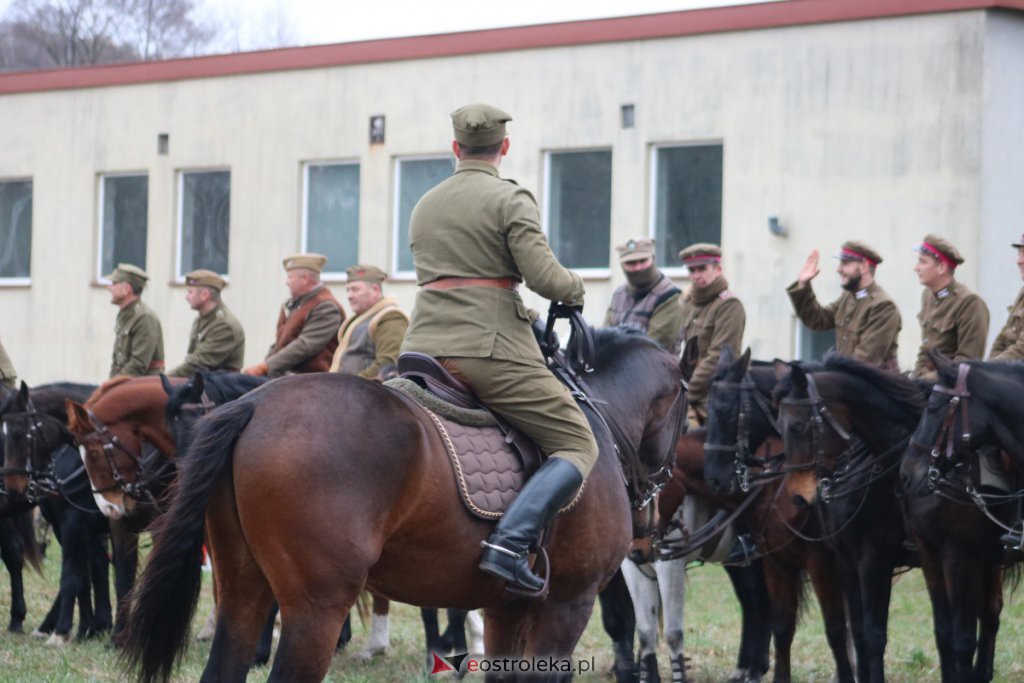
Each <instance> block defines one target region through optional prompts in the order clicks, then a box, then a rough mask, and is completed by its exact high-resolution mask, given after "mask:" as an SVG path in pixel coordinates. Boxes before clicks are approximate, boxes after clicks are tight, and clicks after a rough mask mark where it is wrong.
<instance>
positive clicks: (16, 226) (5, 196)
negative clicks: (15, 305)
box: [0, 180, 32, 284]
mask: <svg viewBox="0 0 1024 683" xmlns="http://www.w3.org/2000/svg"><path fill="white" fill-rule="evenodd" d="M31 275H32V181H31V180H4V181H0V281H6V283H7V284H25V283H28V281H29V277H31Z"/></svg>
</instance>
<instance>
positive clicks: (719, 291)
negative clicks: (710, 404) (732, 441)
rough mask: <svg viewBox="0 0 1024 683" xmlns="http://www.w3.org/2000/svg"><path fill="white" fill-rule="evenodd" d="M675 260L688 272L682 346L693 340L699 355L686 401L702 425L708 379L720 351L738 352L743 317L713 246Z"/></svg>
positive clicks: (692, 250) (693, 247)
mask: <svg viewBox="0 0 1024 683" xmlns="http://www.w3.org/2000/svg"><path fill="white" fill-rule="evenodd" d="M679 260H680V261H682V262H683V265H684V266H686V268H687V269H688V270H689V271H690V287H689V288H688V289H687V291H686V293H685V294H683V297H682V300H681V302H680V303H681V309H682V312H683V330H684V333H683V337H684V343H685V342H689V341H690V340H691V339H694V338H696V339H697V351H698V354H699V360H698V362H697V367H696V369H695V370H694V371H693V376H692V377H690V385H689V388H688V390H687V393H686V397H687V399H688V400H689V402H690V407H691V408H692V409H693V415H694V417H696V418H697V421H698V422H699V423H700V424H702V425H703V424H704V423H705V422H706V421H707V399H708V391H709V390H710V389H711V386H710V384H711V376H712V375H714V374H715V366H716V365H718V358H719V356H721V355H722V347H724V346H726V345H728V346H729V347H730V348H731V349H732V350H733V351H734V352H737V353H738V352H739V350H740V348H741V345H742V344H743V329H744V327H746V324H747V315H746V313H745V312H744V310H743V304H742V303H741V302H740V300H739V299H737V298H736V295H735V294H734V293H733V292H732V291H730V290H729V282H728V281H727V280H726V279H725V276H723V275H722V250H721V248H720V247H719V246H718V245H717V244H706V243H699V244H694V245H691V246H689V247H687V248H686V249H683V250H682V251H681V252H679Z"/></svg>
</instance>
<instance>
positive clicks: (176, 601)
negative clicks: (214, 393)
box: [120, 400, 256, 683]
mask: <svg viewBox="0 0 1024 683" xmlns="http://www.w3.org/2000/svg"><path fill="white" fill-rule="evenodd" d="M255 409H256V404H255V402H253V401H251V400H240V401H235V402H232V403H229V404H227V405H225V406H223V407H221V408H220V409H218V410H217V411H215V412H213V413H211V414H210V415H209V416H208V417H206V418H203V419H202V420H200V421H199V422H197V423H196V432H195V438H194V439H193V441H192V446H191V447H190V448H189V450H188V452H187V453H186V454H185V457H184V458H181V459H180V460H179V464H180V467H179V469H178V480H177V482H175V484H174V485H173V492H172V500H171V506H170V508H169V509H168V510H167V512H166V513H165V514H164V515H163V516H162V517H161V518H160V519H159V520H157V523H156V524H155V525H154V526H155V528H154V529H153V551H152V552H151V553H150V555H149V561H148V562H147V564H146V569H145V571H143V573H142V576H141V577H140V579H139V582H138V583H137V584H136V585H135V588H134V589H133V590H132V592H131V594H130V595H129V597H128V599H129V600H130V602H129V608H130V609H129V612H128V620H127V624H126V627H125V629H124V631H123V632H122V635H121V642H120V644H121V645H122V646H123V650H122V653H121V658H122V662H123V664H124V665H126V666H127V667H128V668H131V669H136V670H138V678H139V680H140V681H146V682H147V683H148V682H150V681H154V680H157V679H159V680H162V681H167V680H169V679H170V677H171V672H172V670H173V668H174V667H175V665H176V664H177V663H178V662H179V661H180V659H181V657H182V656H184V654H185V650H186V649H187V647H188V644H189V627H190V625H191V623H192V616H193V614H194V613H195V610H196V603H197V602H198V600H199V589H200V586H201V585H202V568H201V554H202V545H203V526H204V521H205V514H206V505H207V503H208V502H209V499H210V495H211V493H212V492H213V489H214V487H215V486H216V485H217V483H218V482H219V481H220V480H221V474H222V473H223V472H224V470H225V469H226V468H227V467H229V466H230V463H231V455H232V453H233V451H234V448H235V443H236V442H237V441H238V437H239V435H240V434H241V433H242V431H243V430H244V429H245V427H246V425H247V424H248V423H249V420H250V419H251V418H252V415H253V412H254V411H255Z"/></svg>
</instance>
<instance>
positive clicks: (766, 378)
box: [677, 348, 854, 682]
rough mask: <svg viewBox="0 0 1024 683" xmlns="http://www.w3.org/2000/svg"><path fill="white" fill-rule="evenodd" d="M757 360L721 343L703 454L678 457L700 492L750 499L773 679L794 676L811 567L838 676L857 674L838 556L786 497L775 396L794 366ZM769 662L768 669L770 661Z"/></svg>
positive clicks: (737, 502)
mask: <svg viewBox="0 0 1024 683" xmlns="http://www.w3.org/2000/svg"><path fill="white" fill-rule="evenodd" d="M755 363H756V362H755V361H751V358H750V350H749V349H747V350H746V351H745V352H744V353H743V354H742V355H741V356H740V357H739V358H735V356H734V355H733V352H732V349H731V348H725V349H723V352H722V357H721V358H720V359H719V364H718V366H717V368H716V369H715V374H714V375H713V376H712V383H711V390H710V393H709V396H708V421H707V425H706V432H707V435H706V440H705V441H704V443H703V444H701V446H702V447H701V449H700V451H699V453H694V454H692V455H690V457H689V458H686V459H682V460H681V459H680V458H679V457H677V463H679V464H680V467H681V468H683V469H684V471H685V472H686V474H687V477H688V479H690V480H696V479H697V478H698V476H702V477H703V478H705V479H706V481H707V483H706V486H705V488H709V489H710V492H705V491H704V489H703V488H701V487H695V486H692V485H691V488H693V489H694V492H695V494H697V495H704V496H708V497H711V496H713V497H714V498H713V499H714V500H718V501H720V502H719V505H721V506H723V507H726V508H727V509H731V510H735V509H736V508H737V507H739V506H745V510H744V511H743V512H742V513H741V514H740V515H739V517H738V519H737V520H736V523H737V526H738V527H739V528H740V529H743V530H746V531H747V532H748V533H750V534H751V536H752V539H753V541H754V545H755V546H756V548H757V554H758V555H759V558H758V559H757V560H755V562H758V563H759V564H760V567H761V570H762V572H763V579H762V581H763V582H764V583H766V585H767V587H768V589H767V595H768V598H767V601H768V608H767V611H768V612H769V613H770V623H771V632H772V635H773V636H774V638H775V663H774V679H775V680H776V681H780V682H781V681H789V680H791V678H792V664H791V661H792V659H791V652H792V644H793V638H794V635H795V633H796V626H797V622H798V620H799V615H800V610H801V604H802V603H803V600H804V595H803V594H804V590H805V584H804V581H803V574H804V573H806V574H807V576H809V578H810V582H811V585H812V586H813V588H814V592H815V595H816V596H817V598H818V603H819V605H820V606H821V612H822V618H823V621H824V625H825V636H826V639H827V641H828V644H829V648H830V649H831V651H832V656H833V659H834V661H835V663H836V678H837V679H838V680H839V681H852V680H853V677H854V676H853V667H852V665H851V662H850V658H849V655H848V652H847V637H848V632H847V624H846V608H845V605H844V601H843V590H842V585H841V581H840V578H839V570H838V567H837V566H836V557H835V555H834V554H833V553H832V552H831V551H830V550H829V549H828V548H826V547H824V546H822V545H820V544H817V543H813V542H811V541H809V540H807V538H808V537H810V536H813V535H814V534H815V528H816V524H815V520H813V519H808V518H807V515H806V513H805V512H802V511H800V510H798V509H796V508H795V506H794V505H793V503H792V501H790V500H789V499H787V498H785V497H782V496H780V493H781V486H780V483H781V481H780V476H779V475H780V474H781V465H782V460H781V458H782V439H781V437H780V435H779V433H778V431H777V429H776V421H775V420H776V415H775V410H774V408H773V406H772V403H771V398H772V392H773V391H774V389H775V387H776V385H777V384H778V382H779V380H780V379H781V378H784V377H785V376H786V375H787V374H788V372H789V366H788V365H787V364H785V363H783V362H781V361H776V362H774V363H763V362H762V363H758V364H755ZM684 463H686V464H684ZM698 473H699V474H698ZM722 501H725V502H722ZM765 659H767V656H765ZM763 666H764V667H765V668H767V662H766V661H765V663H764V665H763ZM741 670H742V667H741ZM760 670H764V669H760ZM756 671H757V670H752V671H751V672H750V674H753V673H755V672H756Z"/></svg>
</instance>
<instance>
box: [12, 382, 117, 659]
mask: <svg viewBox="0 0 1024 683" xmlns="http://www.w3.org/2000/svg"><path fill="white" fill-rule="evenodd" d="M92 389H93V387H89V386H83V385H73V384H57V385H48V386H42V387H37V388H36V389H35V390H33V391H32V392H31V393H30V391H29V388H28V385H26V384H25V383H24V382H23V383H22V385H21V390H20V391H18V392H17V393H15V394H14V395H13V396H11V397H9V398H8V399H7V401H5V403H4V404H3V406H2V407H0V415H2V416H3V443H4V458H5V467H4V486H5V489H6V491H7V498H8V500H10V501H12V502H13V503H14V504H16V505H23V506H30V507H31V506H34V505H36V504H38V505H39V508H40V511H41V512H42V514H43V517H44V518H45V519H46V520H47V521H48V522H49V523H50V526H51V527H52V528H53V531H54V536H55V537H56V538H57V541H58V542H59V543H60V544H61V575H60V589H59V592H58V595H57V598H56V599H55V601H54V603H53V606H52V607H51V609H50V611H49V613H48V614H47V615H46V617H45V618H44V620H43V623H42V624H41V625H40V626H39V628H37V629H36V631H37V633H40V634H50V642H52V643H55V644H56V643H63V642H66V641H67V640H68V639H69V638H70V632H71V626H72V620H73V612H74V606H75V601H76V600H77V601H78V604H79V624H78V636H79V638H87V637H92V636H97V635H100V634H103V633H106V632H108V631H110V629H111V627H112V618H111V609H110V588H109V561H108V558H107V550H106V537H107V534H108V532H109V527H108V525H107V520H106V518H105V517H103V516H102V515H101V514H100V513H99V510H98V509H97V507H96V503H95V501H94V500H93V498H92V495H91V493H90V486H89V478H88V477H87V476H86V475H85V469H84V467H83V465H82V463H81V460H80V459H79V457H78V452H77V450H76V449H75V448H74V447H73V445H72V439H71V435H70V433H69V432H68V431H67V429H66V427H65V425H64V421H63V419H62V417H60V416H63V413H64V399H65V398H82V397H85V396H88V395H89V393H91V391H92ZM90 591H92V593H93V594H94V596H95V610H94V609H93V600H92V595H90Z"/></svg>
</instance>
